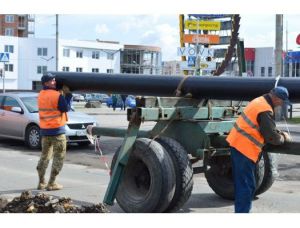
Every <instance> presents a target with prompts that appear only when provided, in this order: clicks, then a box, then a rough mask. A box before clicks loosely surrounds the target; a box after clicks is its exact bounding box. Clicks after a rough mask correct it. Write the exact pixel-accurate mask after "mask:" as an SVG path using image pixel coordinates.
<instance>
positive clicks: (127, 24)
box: [118, 15, 160, 33]
mask: <svg viewBox="0 0 300 228" xmlns="http://www.w3.org/2000/svg"><path fill="white" fill-rule="evenodd" d="M159 18H160V16H159V15H134V16H124V17H123V19H122V22H121V23H119V25H118V28H119V29H121V30H122V32H125V33H128V32H131V31H132V30H137V29H145V28H148V27H151V26H153V25H155V24H157V23H158V22H159Z"/></svg>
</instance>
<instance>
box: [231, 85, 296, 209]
mask: <svg viewBox="0 0 300 228" xmlns="http://www.w3.org/2000/svg"><path fill="white" fill-rule="evenodd" d="M288 97H289V93H288V90H287V89H286V88H285V87H281V86H280V87H276V88H274V89H272V90H271V91H270V92H269V93H268V94H265V95H263V96H260V97H258V98H255V99H254V100H252V101H251V102H250V103H249V104H248V105H247V107H246V108H245V109H244V111H243V113H242V114H241V115H240V116H239V118H238V119H237V121H236V123H235V125H234V127H233V128H232V130H231V131H230V133H229V135H228V137H227V139H226V140H227V142H228V143H229V145H230V151H231V161H232V173H233V180H234V190H235V194H234V197H235V202H234V207H235V212H236V213H248V212H250V210H251V206H252V199H253V197H254V194H255V190H256V180H255V168H256V163H257V162H258V160H259V157H260V153H261V152H262V147H263V146H264V144H265V143H269V144H273V145H281V144H283V143H284V142H289V141H291V138H290V136H289V134H287V133H286V132H282V131H279V130H278V129H277V128H276V124H275V120H274V108H275V107H277V106H281V105H282V104H283V102H287V101H288Z"/></svg>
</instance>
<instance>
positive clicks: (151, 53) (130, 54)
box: [121, 45, 162, 75]
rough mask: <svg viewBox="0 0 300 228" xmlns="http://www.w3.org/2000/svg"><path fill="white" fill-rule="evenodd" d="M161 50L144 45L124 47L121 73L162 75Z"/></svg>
mask: <svg viewBox="0 0 300 228" xmlns="http://www.w3.org/2000/svg"><path fill="white" fill-rule="evenodd" d="M161 62H162V61H161V49H160V48H159V47H153V46H144V45H124V50H123V51H122V52H121V73H126V74H147V75H158V74H161Z"/></svg>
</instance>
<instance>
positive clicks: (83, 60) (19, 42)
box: [0, 36, 123, 90]
mask: <svg viewBox="0 0 300 228" xmlns="http://www.w3.org/2000/svg"><path fill="white" fill-rule="evenodd" d="M122 49H123V45H121V44H119V43H117V42H101V41H99V42H98V41H77V40H59V56H58V71H73V72H95V73H98V72H99V73H120V51H121V50H122ZM0 52H10V62H9V63H6V65H7V66H6V67H5V68H6V71H5V88H6V89H28V90H31V89H37V88H39V87H40V86H41V84H40V79H41V77H42V75H43V73H44V72H46V71H55V70H56V42H55V39H40V38H18V37H6V36H0ZM2 67H3V66H0V68H2ZM0 86H1V88H2V87H3V84H2V80H1V82H0Z"/></svg>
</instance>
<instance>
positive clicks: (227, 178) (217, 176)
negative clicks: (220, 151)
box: [205, 155, 234, 200]
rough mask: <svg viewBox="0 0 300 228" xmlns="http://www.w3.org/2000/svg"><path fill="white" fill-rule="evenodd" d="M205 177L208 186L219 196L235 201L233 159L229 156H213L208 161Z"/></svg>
mask: <svg viewBox="0 0 300 228" xmlns="http://www.w3.org/2000/svg"><path fill="white" fill-rule="evenodd" d="M207 165H208V166H209V168H208V170H207V171H206V172H205V177H206V180H207V183H208V185H209V186H210V187H211V189H212V190H213V191H214V192H215V193H216V194H217V195H219V196H221V197H223V198H225V199H231V200H233V199H234V185H233V179H232V168H231V159H230V156H229V155H227V156H226V155H225V156H213V157H211V158H209V159H208V161H207Z"/></svg>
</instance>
